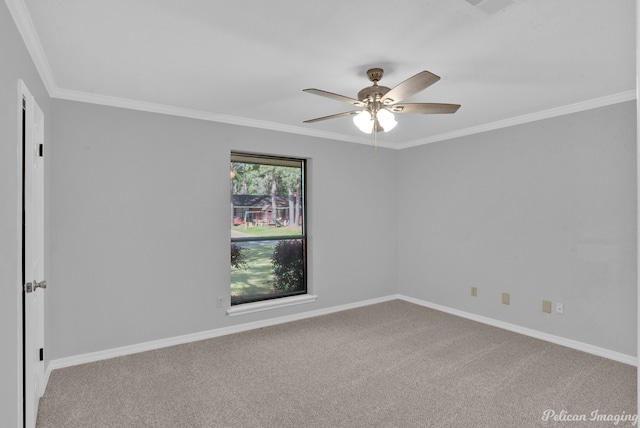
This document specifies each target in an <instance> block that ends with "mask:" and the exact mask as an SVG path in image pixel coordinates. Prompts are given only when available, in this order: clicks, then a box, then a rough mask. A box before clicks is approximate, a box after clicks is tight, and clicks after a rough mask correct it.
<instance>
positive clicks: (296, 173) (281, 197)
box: [231, 155, 304, 237]
mask: <svg viewBox="0 0 640 428" xmlns="http://www.w3.org/2000/svg"><path fill="white" fill-rule="evenodd" d="M246 157H247V156H246V155H245V156H244V158H243V159H244V160H246ZM231 177H232V178H231V205H232V207H233V210H232V216H233V219H232V225H231V227H232V234H231V236H232V237H249V236H282V235H298V236H300V235H302V234H303V231H302V227H303V218H302V217H303V211H304V210H303V198H304V195H303V188H302V186H303V170H302V167H301V166H278V165H265V164H258V163H248V162H246V161H245V162H231Z"/></svg>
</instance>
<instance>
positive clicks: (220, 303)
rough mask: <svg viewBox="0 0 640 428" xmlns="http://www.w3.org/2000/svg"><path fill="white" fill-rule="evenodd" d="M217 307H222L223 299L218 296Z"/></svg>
mask: <svg viewBox="0 0 640 428" xmlns="http://www.w3.org/2000/svg"><path fill="white" fill-rule="evenodd" d="M218 307H219V308H222V307H224V297H221V296H218Z"/></svg>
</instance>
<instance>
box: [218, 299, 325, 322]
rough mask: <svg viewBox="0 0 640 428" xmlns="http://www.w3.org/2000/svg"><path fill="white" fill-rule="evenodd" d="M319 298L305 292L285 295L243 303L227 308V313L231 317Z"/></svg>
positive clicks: (309, 301)
mask: <svg viewBox="0 0 640 428" xmlns="http://www.w3.org/2000/svg"><path fill="white" fill-rule="evenodd" d="M317 298H318V296H315V295H313V294H303V295H301V296H292V297H283V298H281V299H273V300H264V301H262V302H255V303H245V304H243V305H237V306H232V307H230V308H229V309H227V315H228V316H230V317H235V316H237V315H246V314H253V313H255V312H262V311H270V310H271V309H278V308H285V307H287V306H294V305H301V304H303V303H311V302H315V301H316V299H317Z"/></svg>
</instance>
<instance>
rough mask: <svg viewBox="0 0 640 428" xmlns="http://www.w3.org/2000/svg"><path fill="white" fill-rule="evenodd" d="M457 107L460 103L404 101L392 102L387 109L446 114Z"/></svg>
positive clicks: (403, 111) (453, 111) (400, 111)
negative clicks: (402, 102)
mask: <svg viewBox="0 0 640 428" xmlns="http://www.w3.org/2000/svg"><path fill="white" fill-rule="evenodd" d="M459 108H460V104H438V103H404V104H394V105H392V106H391V107H389V110H391V111H392V112H393V113H420V114H447V113H455V112H457V111H458V109H459Z"/></svg>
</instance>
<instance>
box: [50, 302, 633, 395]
mask: <svg viewBox="0 0 640 428" xmlns="http://www.w3.org/2000/svg"><path fill="white" fill-rule="evenodd" d="M396 299H400V300H404V301H406V302H410V303H414V304H416V305H420V306H424V307H427V308H431V309H435V310H438V311H441V312H446V313H449V314H452V315H456V316H459V317H462V318H467V319H470V320H473V321H477V322H481V323H483V324H487V325H491V326H494V327H498V328H502V329H504V330H509V331H513V332H515V333H520V334H523V335H525V336H530V337H534V338H536V339H541V340H545V341H547V342H551V343H555V344H557V345H562V346H566V347H568V348H573V349H576V350H578V351H583V352H587V353H589V354H594V355H598V356H600V357H604V358H608V359H610V360H614V361H618V362H621V363H625V364H629V365H632V366H637V365H638V358H637V357H634V356H632V355H627V354H622V353H620V352H615V351H611V350H609V349H605V348H600V347H598V346H593V345H589V344H588V343H583V342H578V341H576V340H572V339H567V338H564V337H560V336H555V335H552V334H549V333H544V332H541V331H538V330H533V329H530V328H526V327H521V326H518V325H515V324H510V323H507V322H504V321H499V320H495V319H493V318H488V317H485V316H482V315H476V314H473V313H469V312H464V311H460V310H458V309H453V308H449V307H447V306H442V305H438V304H436V303H431V302H427V301H425V300H420V299H416V298H413V297H408V296H404V295H401V294H392V295H389V296H385V297H379V298H375V299H369V300H363V301H361V302H355V303H348V304H345V305H339V306H332V307H329V308H325V309H318V310H314V311H307V312H301V313H299V314H293V315H287V316H282V317H277V318H270V319H266V320H262V321H255V322H250V323H244V324H238V325H234V326H230V327H222V328H217V329H214V330H208V331H203V332H199V333H193V334H185V335H183V336H176V337H170V338H167V339H160V340H154V341H151V342H144V343H138V344H135V345H129V346H122V347H119V348H113V349H106V350H104V351H98V352H90V353H87V354H82V355H75V356H72V357H66V358H60V359H57V360H51V361H50V362H49V364H48V365H47V370H46V372H45V380H44V387H45V388H46V385H47V384H48V383H49V376H50V375H51V372H52V371H53V370H56V369H61V368H64V367H71V366H76V365H79V364H86V363H91V362H94V361H101V360H106V359H109V358H114V357H120V356H124V355H131V354H137V353H139V352H145V351H152V350H155V349H161V348H166V347H169V346H175V345H181V344H184V343H189V342H196V341H198V340H205V339H211V338H214V337H220V336H226V335H228V334H233V333H240V332H243V331H248V330H254V329H257V328H263V327H269V326H272V325H277V324H284V323H287V322H292V321H298V320H302V319H306V318H313V317H317V316H321V315H328V314H331V313H334V312H340V311H346V310H348V309H355V308H359V307H363V306H369V305H374V304H376V303H382V302H387V301H390V300H396Z"/></svg>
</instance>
